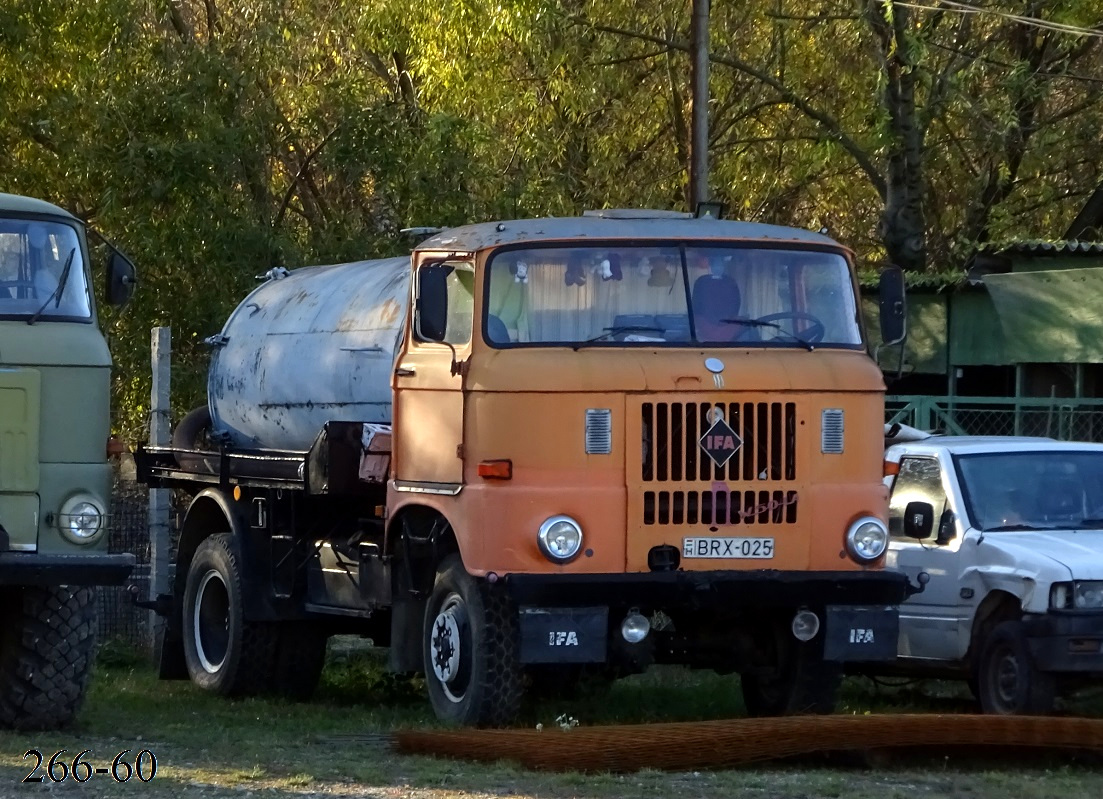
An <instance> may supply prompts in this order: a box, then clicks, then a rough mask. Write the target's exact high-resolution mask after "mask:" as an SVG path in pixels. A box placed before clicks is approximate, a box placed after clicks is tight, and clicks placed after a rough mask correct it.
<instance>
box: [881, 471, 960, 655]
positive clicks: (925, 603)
mask: <svg viewBox="0 0 1103 799" xmlns="http://www.w3.org/2000/svg"><path fill="white" fill-rule="evenodd" d="M912 503H927V504H928V505H929V506H930V509H931V517H932V518H931V519H930V520H929V521H928V525H929V532H928V533H927V534H926V535H925V536H924V537H923V538H915V537H912V536H909V535H907V534H906V532H909V531H910V532H914V526H913V525H909V522H908V518H907V515H908V513H909V512H912V513H914V509H915V508H916V507H920V506H919V505H913V506H912V510H911V511H909V507H908V506H909V504H912ZM909 528H912V529H910V530H909ZM889 536H890V538H889V555H888V561H887V564H886V565H887V566H888V567H890V568H896V569H899V570H900V571H902V572H904V573H905V574H907V575H908V578H909V579H910V580H911V582H913V583H914V582H916V580H917V577H918V575H919V573H920V572H921V571H925V572H927V574H928V575H930V581H929V582H928V583H927V585H926V587H925V588H924V589H923V591H922V592H920V593H918V594H914V595H912V596H911V597H909V598H908V599H907V600H906V601H905V602H904V603H903V604H902V605H901V606H900V641H899V656H900V657H901V658H906V659H909V660H913V659H914V660H916V661H923V660H933V661H942V660H956V659H957V658H958V657H960V653H959V652H958V648H959V647H958V638H959V636H958V626H959V620H960V618H961V617H962V615H963V613H964V611H963V606H962V599H961V577H962V574H963V571H964V567H965V564H963V563H962V562H961V560H962V552H961V548H960V545H961V540H960V536H958V535H957V523H956V521H955V520H954V518H953V508H952V507H951V505H950V503H949V502H948V500H947V492H946V489H945V485H944V481H943V471H942V465H941V463H940V462H939V460H938V459H937V458H935V457H928V456H924V457H918V456H905V457H904V458H902V459H901V461H900V471H899V473H898V474H897V475H896V479H895V480H894V481H893V486H892V494H891V497H890V500H889Z"/></svg>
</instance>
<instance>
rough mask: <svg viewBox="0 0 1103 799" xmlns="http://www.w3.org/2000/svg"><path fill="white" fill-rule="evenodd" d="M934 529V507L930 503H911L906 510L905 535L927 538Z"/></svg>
mask: <svg viewBox="0 0 1103 799" xmlns="http://www.w3.org/2000/svg"><path fill="white" fill-rule="evenodd" d="M933 529H934V507H933V506H932V505H931V503H930V502H918V501H913V502H909V503H908V505H907V507H906V508H904V535H906V536H907V537H908V538H918V539H923V538H927V537H929V536H930V534H931V530H933Z"/></svg>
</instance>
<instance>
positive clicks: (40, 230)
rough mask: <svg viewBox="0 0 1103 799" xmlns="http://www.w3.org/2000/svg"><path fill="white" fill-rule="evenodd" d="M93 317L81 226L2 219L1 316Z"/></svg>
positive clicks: (41, 317)
mask: <svg viewBox="0 0 1103 799" xmlns="http://www.w3.org/2000/svg"><path fill="white" fill-rule="evenodd" d="M67 264H68V268H66V265H67ZM63 280H64V287H63V288H62V290H61V291H59V290H58V288H59V285H61V283H62V281H63ZM36 315H37V316H36ZM90 317H91V301H90V299H89V296H88V285H87V283H86V282H85V279H84V259H83V258H82V257H81V250H80V242H79V240H78V239H77V232H76V230H75V229H74V228H73V227H71V226H69V225H66V224H63V223H60V222H43V221H41V220H37V219H0V318H6V319H11V318H18V319H23V318H26V319H28V320H30V319H37V320H41V321H46V320H50V319H54V320H57V319H74V318H77V319H88V318H90Z"/></svg>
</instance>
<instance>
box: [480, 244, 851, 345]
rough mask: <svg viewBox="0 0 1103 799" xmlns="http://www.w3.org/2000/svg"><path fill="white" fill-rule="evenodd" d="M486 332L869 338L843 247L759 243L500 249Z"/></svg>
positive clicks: (605, 341) (497, 335)
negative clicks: (834, 250) (863, 333)
mask: <svg viewBox="0 0 1103 799" xmlns="http://www.w3.org/2000/svg"><path fill="white" fill-rule="evenodd" d="M487 283H488V287H487V295H486V296H487V316H486V318H485V319H484V327H485V331H486V338H487V340H488V341H489V342H490V343H491V344H492V345H494V346H502V345H505V346H509V345H517V344H573V345H576V346H577V345H579V344H582V343H586V344H591V343H592V344H601V345H612V346H655V345H656V344H664V343H674V344H682V345H683V346H684V344H685V343H686V342H692V343H695V344H725V345H728V346H733V345H734V346H781V347H794V346H797V347H800V346H809V345H811V344H814V345H816V346H824V345H834V346H851V347H853V346H860V344H861V334H860V330H859V326H858V324H859V323H858V313H857V307H856V304H855V297H854V288H853V284H852V282H851V277H850V272H849V269H848V266H847V262H846V261H845V260H844V258H843V257H842V256H841V255H839V254H837V253H828V252H820V251H813V250H784V249H765V248H761V249H759V248H754V247H737V246H728V247H685V248H679V247H677V246H672V247H630V246H611V247H595V246H590V247H578V246H571V247H563V246H559V247H539V248H531V249H523V250H509V251H506V252H501V253H498V254H496V255H494V256H493V257H492V258H491V260H490V262H489V267H488V270H487Z"/></svg>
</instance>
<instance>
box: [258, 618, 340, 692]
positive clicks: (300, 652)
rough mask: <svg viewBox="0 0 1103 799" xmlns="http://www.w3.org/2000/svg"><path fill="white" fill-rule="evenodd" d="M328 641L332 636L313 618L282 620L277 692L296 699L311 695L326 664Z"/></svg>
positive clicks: (274, 686) (275, 672) (274, 687)
mask: <svg viewBox="0 0 1103 799" xmlns="http://www.w3.org/2000/svg"><path fill="white" fill-rule="evenodd" d="M328 641H329V636H328V635H326V634H325V633H322V632H319V631H318V630H317V629H316V628H315V627H314V625H313V624H311V623H310V622H285V623H282V624H280V625H279V643H278V645H277V647H276V662H275V666H274V668H273V671H272V690H273V692H274V693H276V694H279V695H280V696H282V697H284V698H286V699H290V700H292V701H296V702H303V701H306V700H307V699H310V697H311V696H313V695H314V690H315V689H316V688H317V687H318V681H319V680H320V679H321V676H322V669H323V668H325V664H326V645H327V643H328Z"/></svg>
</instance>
